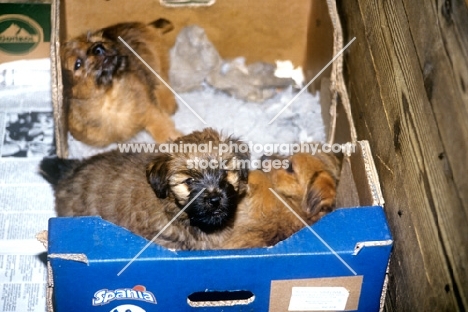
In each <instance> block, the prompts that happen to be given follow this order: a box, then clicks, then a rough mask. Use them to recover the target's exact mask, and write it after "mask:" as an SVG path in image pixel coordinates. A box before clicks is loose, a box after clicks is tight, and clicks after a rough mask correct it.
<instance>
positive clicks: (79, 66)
mask: <svg viewBox="0 0 468 312" xmlns="http://www.w3.org/2000/svg"><path fill="white" fill-rule="evenodd" d="M82 65H83V61H82V60H81V59H80V58H78V59H76V61H75V66H74V67H73V69H74V70H78V69H80V68H81V66H82Z"/></svg>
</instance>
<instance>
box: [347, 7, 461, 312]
mask: <svg viewBox="0 0 468 312" xmlns="http://www.w3.org/2000/svg"><path fill="white" fill-rule="evenodd" d="M338 5H339V10H340V15H341V17H342V20H343V26H344V29H345V40H344V42H347V41H349V40H350V39H351V38H353V37H354V36H356V38H357V40H356V41H355V43H353V45H352V46H351V47H350V49H349V51H347V52H346V57H345V71H346V73H345V74H346V80H347V85H348V91H349V95H350V99H351V105H352V107H353V117H354V120H355V122H356V127H357V130H358V138H359V139H366V140H369V141H370V144H371V148H372V151H373V154H374V160H375V163H376V167H377V170H378V172H379V176H380V179H381V184H382V189H383V194H384V198H385V201H386V207H385V209H386V212H387V216H388V220H389V223H390V227H391V229H392V233H393V235H394V239H395V245H394V251H393V254H392V258H391V262H390V274H389V285H388V290H387V297H386V302H385V310H386V311H467V310H468V169H467V168H468V166H467V161H468V9H467V4H466V3H465V1H463V0H452V1H451V0H447V1H441V0H439V1H424V0H418V1H413V0H394V1H380V0H373V1H369V0H367V1H365V0H356V1H338Z"/></svg>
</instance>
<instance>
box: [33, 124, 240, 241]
mask: <svg viewBox="0 0 468 312" xmlns="http://www.w3.org/2000/svg"><path fill="white" fill-rule="evenodd" d="M210 141H211V143H210V144H211V145H212V147H214V148H213V149H212V151H203V152H201V151H195V150H194V147H193V145H192V147H191V148H192V150H191V151H184V150H182V151H177V152H174V153H159V154H156V155H155V154H149V153H148V154H144V153H139V154H128V153H127V154H124V153H119V152H118V151H112V152H108V153H104V154H100V155H96V156H93V157H91V158H89V159H87V160H84V161H80V160H67V159H57V158H52V159H47V158H45V159H43V160H42V162H41V164H40V171H41V173H42V175H43V176H44V178H45V179H46V180H47V181H49V182H50V183H51V184H52V186H53V187H54V190H55V206H56V210H57V213H58V216H89V215H97V216H101V217H102V218H104V219H106V220H109V221H111V222H113V223H115V224H117V225H120V226H122V227H125V228H127V229H128V230H130V231H132V232H134V233H136V234H138V235H141V236H143V237H145V238H147V239H149V240H151V239H153V238H154V237H155V236H156V235H157V234H159V233H160V232H161V231H162V229H163V228H164V227H165V226H166V225H167V224H169V222H170V221H171V220H172V219H173V218H174V217H175V216H176V215H177V214H178V213H180V212H181V210H182V209H183V208H185V210H183V212H182V213H181V214H180V215H179V216H178V217H177V218H176V219H175V220H174V221H173V222H172V223H171V224H170V226H169V227H168V228H167V229H165V230H164V231H163V232H162V233H161V234H160V235H159V236H158V238H157V239H156V240H155V242H156V243H157V244H160V245H162V246H165V247H167V248H172V249H211V248H213V246H217V245H218V244H219V243H220V242H221V241H224V240H225V239H226V237H227V236H228V235H229V233H230V228H231V225H232V223H233V217H234V215H235V211H236V207H237V204H238V201H239V200H240V199H241V198H242V196H243V195H244V194H245V192H246V188H247V176H248V168H245V169H244V168H241V169H239V170H238V169H237V166H236V165H235V163H236V162H237V160H246V159H249V154H248V153H240V152H237V153H235V152H233V153H230V152H228V153H224V154H222V155H221V156H218V150H217V149H216V147H217V146H219V145H220V144H229V143H234V144H237V143H240V141H238V140H237V139H236V138H232V137H223V136H221V135H220V134H219V133H218V132H216V131H214V130H212V129H205V130H203V131H196V132H193V133H191V134H189V135H187V136H183V137H180V138H179V139H178V140H177V141H176V142H175V143H177V145H178V146H182V145H184V146H185V144H188V143H196V144H197V145H200V144H202V143H206V144H208V143H209V142H210ZM195 158H198V159H199V160H206V161H210V160H213V159H218V160H219V161H220V162H224V164H225V166H224V167H221V166H220V167H216V166H211V167H208V168H205V167H203V166H200V165H197V164H196V163H195V165H194V164H192V163H191V162H190V161H191V160H193V159H195ZM199 193H200V194H199ZM196 195H199V196H198V197H196ZM187 205H188V207H186V206H187Z"/></svg>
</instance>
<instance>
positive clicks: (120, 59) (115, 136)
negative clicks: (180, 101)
mask: <svg viewBox="0 0 468 312" xmlns="http://www.w3.org/2000/svg"><path fill="white" fill-rule="evenodd" d="M171 29H172V24H170V22H169V21H167V20H164V19H159V20H157V21H155V22H153V23H151V24H149V25H146V24H143V23H122V24H116V25H113V26H110V27H106V28H103V29H99V30H96V31H90V32H88V33H87V34H83V35H80V36H78V37H76V38H74V39H72V40H71V41H69V42H66V43H65V45H64V46H63V49H62V52H61V58H62V65H63V77H64V93H65V96H64V97H65V105H66V110H67V121H68V129H69V131H70V132H71V134H72V135H73V136H74V137H75V138H76V139H77V140H80V141H83V142H84V143H86V144H89V145H94V146H106V145H109V144H110V143H113V142H122V141H126V140H128V139H130V138H131V137H133V136H134V135H135V134H137V133H138V132H140V131H142V130H147V131H148V132H149V133H150V134H151V135H152V137H153V138H154V140H155V141H156V142H165V141H167V140H168V139H174V138H176V137H178V136H179V135H180V133H179V132H178V131H177V130H176V129H175V126H174V122H173V121H172V120H171V115H172V114H174V112H175V111H176V109H177V106H176V102H175V98H174V96H173V94H172V92H171V91H170V90H169V89H168V88H167V87H166V86H164V85H163V84H162V83H161V82H160V81H159V80H158V78H157V77H156V76H155V75H154V74H153V72H151V70H150V69H148V68H147V66H146V65H145V64H144V63H143V62H142V61H141V60H140V59H139V58H138V57H137V56H136V55H135V54H133V53H132V51H130V50H129V49H128V48H127V47H126V46H125V45H124V43H123V42H121V41H120V40H119V38H118V37H119V36H120V37H121V38H122V39H123V40H124V41H125V42H126V43H127V44H128V45H129V46H130V47H132V49H133V50H135V52H136V53H137V54H138V55H139V56H140V57H141V58H142V59H143V60H144V61H145V62H146V63H147V64H148V65H149V66H150V67H151V68H152V69H153V70H154V71H156V72H157V73H158V74H159V75H160V76H161V77H162V78H163V79H164V80H165V81H167V77H168V71H169V65H168V63H169V60H168V47H166V46H165V41H164V38H163V34H164V33H165V32H167V31H170V30H171Z"/></svg>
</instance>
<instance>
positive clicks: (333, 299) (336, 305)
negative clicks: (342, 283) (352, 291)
mask: <svg viewBox="0 0 468 312" xmlns="http://www.w3.org/2000/svg"><path fill="white" fill-rule="evenodd" d="M348 297H349V291H348V290H347V289H346V288H344V287H293V288H292V294H291V300H290V301H289V308H288V311H343V310H344V309H345V307H346V302H347V301H348Z"/></svg>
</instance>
